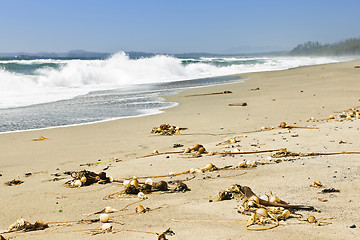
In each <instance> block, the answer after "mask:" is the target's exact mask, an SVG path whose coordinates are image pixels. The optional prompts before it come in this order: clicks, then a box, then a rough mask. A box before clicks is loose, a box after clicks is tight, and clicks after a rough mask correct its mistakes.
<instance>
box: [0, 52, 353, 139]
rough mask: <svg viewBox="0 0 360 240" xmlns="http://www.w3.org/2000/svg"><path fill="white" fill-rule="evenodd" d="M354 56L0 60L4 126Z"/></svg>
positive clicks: (99, 114) (47, 122)
mask: <svg viewBox="0 0 360 240" xmlns="http://www.w3.org/2000/svg"><path fill="white" fill-rule="evenodd" d="M347 60H351V59H350V58H339V57H252V56H249V57H244V56H241V57H234V56H231V57H198V58H176V57H173V56H168V55H156V56H153V57H144V58H136V59H132V58H130V57H129V56H128V55H126V54H125V53H124V52H119V53H116V54H114V55H112V56H111V57H109V58H107V59H91V60H86V59H70V60H62V59H60V60H59V59H31V60H28V59H0V133H5V132H12V131H25V130H33V129H42V128H50V127H59V126H70V125H78V124H87V123H93V122H99V121H107V120H112V119H119V118H129V117H137V116H144V115H150V114H158V113H161V112H162V110H163V109H166V108H170V107H174V106H176V105H177V103H172V102H165V101H164V98H163V97H162V96H166V95H171V94H176V93H178V92H180V91H183V90H184V89H188V88H196V87H203V86H209V85H217V84H226V83H234V82H241V81H243V80H244V79H241V78H239V77H237V76H232V75H233V74H239V73H248V72H259V71H273V70H283V69H289V68H294V67H299V66H305V65H316V64H324V63H333V62H340V61H347Z"/></svg>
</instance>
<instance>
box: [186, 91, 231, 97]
mask: <svg viewBox="0 0 360 240" xmlns="http://www.w3.org/2000/svg"><path fill="white" fill-rule="evenodd" d="M230 93H232V92H231V91H223V92H213V93H203V94H193V95H186V96H185V97H198V96H210V95H219V94H230Z"/></svg>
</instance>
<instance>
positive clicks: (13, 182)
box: [4, 179, 24, 186]
mask: <svg viewBox="0 0 360 240" xmlns="http://www.w3.org/2000/svg"><path fill="white" fill-rule="evenodd" d="M22 183H24V181H23V180H17V179H13V180H11V181H7V182H4V184H5V185H8V186H13V185H20V184H22Z"/></svg>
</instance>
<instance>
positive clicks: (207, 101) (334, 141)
mask: <svg viewBox="0 0 360 240" xmlns="http://www.w3.org/2000/svg"><path fill="white" fill-rule="evenodd" d="M357 65H360V61H353V62H346V63H337V64H327V65H318V66H309V67H300V68H295V69H290V70H285V71H274V72H262V73H251V74H242V75H241V77H245V78H247V80H246V81H245V82H243V83H237V84H228V85H220V86H213V87H206V88H199V89H191V90H187V91H184V92H182V93H180V94H178V95H174V96H168V97H167V101H173V102H178V103H179V106H178V107H175V108H171V109H167V110H166V111H165V112H164V113H162V114H158V115H152V116H146V117H139V118H132V119H121V120H116V121H110V122H103V123H97V124H90V125H83V126H76V127H66V128H55V129H46V130H38V131H29V132H19V133H9V134H1V135H0V144H1V150H2V151H1V155H0V171H1V172H0V174H2V176H1V177H0V180H1V181H2V182H5V181H9V180H12V179H21V180H24V183H23V184H21V185H19V186H11V187H9V186H6V185H4V184H2V185H1V186H0V188H1V205H0V211H1V213H2V214H1V215H0V229H6V228H7V226H9V225H10V224H11V223H13V222H15V220H16V219H18V218H21V217H23V218H25V219H26V220H28V221H30V222H35V221H37V220H39V219H41V220H43V221H45V222H55V221H70V220H81V219H86V217H85V216H84V215H83V214H86V213H91V212H96V211H98V210H100V209H103V208H104V207H105V206H112V207H114V208H117V209H121V208H123V207H124V206H126V205H127V204H129V203H132V202H134V201H135V200H136V198H116V199H110V200H104V199H103V198H104V197H105V196H106V195H108V194H110V193H113V192H116V191H120V190H122V189H123V187H122V185H121V184H119V183H111V184H106V185H99V184H97V185H92V186H88V187H81V188H79V189H74V188H66V187H64V186H63V183H64V181H65V180H62V181H57V182H52V181H46V180H49V179H52V178H54V176H53V175H51V174H54V173H59V174H60V175H61V176H60V177H65V178H66V179H70V177H69V176H67V175H63V174H62V173H63V172H64V171H79V170H84V169H86V170H90V171H94V172H100V171H103V169H104V168H107V167H108V166H109V168H108V169H107V170H106V173H107V175H108V176H112V177H113V178H115V179H122V178H129V177H132V176H144V175H148V176H153V175H163V174H168V173H169V172H174V173H176V172H181V171H185V170H188V169H190V168H201V167H203V166H205V165H206V164H207V163H209V162H211V163H213V164H215V165H216V166H218V167H224V166H228V165H233V166H236V165H237V164H238V163H239V162H242V161H244V159H245V160H256V161H258V162H259V161H260V162H261V161H262V162H266V161H268V157H269V156H270V153H264V154H253V155H234V156H222V155H216V156H208V155H204V156H202V157H199V158H185V157H184V156H183V155H181V154H171V155H159V156H153V157H149V158H137V157H139V156H142V155H146V154H150V153H152V152H153V151H154V149H157V150H158V151H159V152H165V151H174V150H179V149H180V150H181V149H184V148H186V147H191V146H193V145H194V144H196V143H200V144H202V145H204V147H205V148H206V149H207V150H208V151H219V152H220V151H224V150H234V149H236V148H238V149H240V150H243V151H255V150H266V149H278V148H287V149H288V150H289V151H291V152H341V151H356V150H358V149H360V148H359V146H360V144H359V143H358V140H357V139H358V137H357V136H358V134H359V132H360V130H359V121H360V120H359V119H353V120H348V121H336V120H326V121H318V122H317V121H309V122H308V121H306V120H307V119H309V118H311V117H313V118H315V119H326V118H328V116H329V115H330V114H334V115H335V116H336V117H337V115H338V114H339V113H341V112H342V111H344V110H347V109H349V108H351V107H357V106H358V105H360V102H359V100H360V95H359V92H360V82H359V76H360V70H359V69H358V68H354V66H357ZM256 88H259V90H251V89H256ZM223 91H231V92H232V93H231V94H218V95H208V96H192V97H186V96H188V95H193V94H203V93H213V92H223ZM241 103H247V106H229V104H241ZM283 121H284V122H286V123H287V124H289V125H295V126H313V127H317V128H319V129H292V130H290V131H289V130H288V129H274V130H271V131H264V132H253V133H245V132H251V131H254V130H259V129H261V128H262V127H271V126H274V127H276V126H278V125H279V124H280V123H281V122H283ZM163 123H168V124H171V125H175V126H179V127H186V128H188V129H187V130H184V131H182V132H181V133H182V134H181V135H175V136H154V135H151V134H150V131H151V129H152V128H153V127H155V126H159V125H160V124H163ZM243 135H246V137H244V136H243ZM296 135H298V136H296ZM40 136H44V137H47V138H50V140H44V141H32V139H36V138H39V137H40ZM234 136H242V137H239V138H238V139H239V142H237V143H235V144H229V145H220V146H217V143H220V142H223V141H225V140H228V139H230V138H233V137H234ZM292 136H296V137H292ZM339 141H343V142H344V143H341V144H340V143H339ZM175 143H179V144H182V145H184V147H182V148H177V149H174V148H173V145H174V144H175ZM225 146H227V148H224V147H225ZM358 157H359V155H355V154H352V155H351V154H350V155H334V156H321V157H320V156H318V157H305V158H294V159H290V161H282V162H280V163H277V164H266V165H259V166H257V167H255V168H246V169H234V170H222V171H215V172H206V173H203V174H195V175H194V176H195V178H194V179H192V180H190V181H186V182H185V183H186V184H187V185H188V187H189V188H191V191H189V192H186V193H174V194H160V193H156V194H150V195H148V199H147V200H146V201H143V202H142V203H141V204H142V205H144V206H145V207H149V208H150V209H154V210H153V211H150V212H148V213H145V214H140V215H129V216H118V217H114V219H116V220H117V221H119V222H123V223H124V225H119V224H114V225H113V226H114V229H117V230H121V229H122V231H121V232H117V233H116V234H110V233H107V234H100V235H96V236H90V235H84V234H82V232H78V231H76V230H86V229H92V228H97V227H100V226H101V224H100V223H93V224H91V225H90V224H80V225H79V224H78V225H72V226H55V225H53V226H52V225H51V224H50V228H48V229H46V230H44V231H36V232H28V233H8V234H3V236H4V237H6V238H8V237H11V238H12V239H13V238H14V239H70V238H74V239H89V238H94V239H117V238H123V239H156V235H152V234H149V233H140V232H130V231H126V230H141V231H153V232H161V231H164V230H166V229H167V228H168V227H170V228H171V229H172V230H173V231H174V232H175V233H176V235H175V236H171V237H170V236H169V237H168V238H169V239H243V238H244V239H245V238H249V237H256V238H260V239H262V238H268V239H288V238H290V237H291V238H292V239H315V238H316V239H329V238H331V239H345V238H357V236H359V235H360V233H359V230H358V227H359V226H360V222H359V219H360V218H359V217H358V209H359V202H358V201H357V200H356V199H357V198H358V197H359V188H360V185H359V184H358V182H359V178H360V177H359V170H360V167H359V164H358V162H357V161H358ZM98 160H103V161H105V162H103V163H99V164H94V165H91V166H80V165H81V164H86V163H96V162H98ZM108 160H110V162H109V161H108ZM28 172H31V173H33V174H32V175H30V176H28V177H25V173H28ZM192 176H193V174H186V175H180V176H178V177H172V178H169V177H165V178H161V179H156V181H158V180H165V181H170V180H172V181H173V180H179V179H180V180H184V179H186V178H191V177H192ZM154 180H155V179H154ZM315 180H320V181H321V182H322V183H323V184H324V185H325V186H326V187H334V188H336V189H339V190H340V193H329V194H322V193H319V192H320V191H321V189H318V188H311V187H309V185H310V184H311V183H312V182H314V181H315ZM234 183H237V184H240V185H245V186H248V187H250V188H251V189H252V190H253V191H254V192H255V193H256V194H258V195H262V194H265V193H269V191H270V190H271V191H272V192H273V193H275V194H276V195H277V196H278V197H280V198H281V199H283V200H285V201H287V202H289V203H291V204H305V205H311V206H314V207H315V208H317V209H319V210H321V212H306V211H297V212H298V213H300V214H302V215H303V216H304V217H308V216H310V215H314V216H315V217H317V218H322V217H324V218H330V217H331V218H335V219H330V220H327V221H328V222H331V223H332V224H330V225H326V226H316V225H314V224H309V223H308V224H303V222H300V221H298V220H297V219H295V218H292V219H289V220H287V221H285V222H280V226H278V227H276V228H274V229H272V230H267V231H249V230H246V229H245V227H244V226H245V224H246V221H247V219H248V216H245V215H242V214H240V213H238V212H237V210H236V209H237V207H238V206H239V202H237V201H235V200H227V201H219V202H218V201H216V198H217V196H218V193H219V191H221V190H225V189H227V187H229V186H230V185H232V184H234ZM318 198H321V199H326V200H328V201H327V202H320V201H319V200H318ZM134 208H135V205H131V206H129V207H128V208H127V209H125V210H124V213H131V212H134ZM60 210H61V211H60ZM118 215H119V214H118ZM114 216H116V214H114ZM300 223H302V224H300ZM353 224H355V225H356V226H357V228H349V226H351V225H353Z"/></svg>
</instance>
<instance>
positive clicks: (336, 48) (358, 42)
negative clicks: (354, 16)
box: [289, 38, 360, 56]
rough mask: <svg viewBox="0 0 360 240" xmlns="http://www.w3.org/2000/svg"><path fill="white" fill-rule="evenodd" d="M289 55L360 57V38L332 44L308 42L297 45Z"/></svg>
mask: <svg viewBox="0 0 360 240" xmlns="http://www.w3.org/2000/svg"><path fill="white" fill-rule="evenodd" d="M289 54H290V55H306V56H309V55H310V56H311V55H313V56H334V55H335V56H339V55H360V38H350V39H347V40H344V41H340V42H336V43H332V44H329V43H326V44H321V43H319V42H311V41H308V42H305V43H302V44H299V45H297V46H296V47H295V48H293V49H292V50H291V51H290V52H289Z"/></svg>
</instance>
